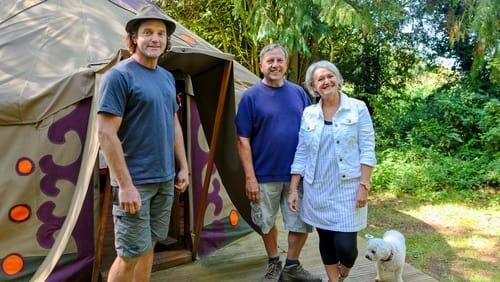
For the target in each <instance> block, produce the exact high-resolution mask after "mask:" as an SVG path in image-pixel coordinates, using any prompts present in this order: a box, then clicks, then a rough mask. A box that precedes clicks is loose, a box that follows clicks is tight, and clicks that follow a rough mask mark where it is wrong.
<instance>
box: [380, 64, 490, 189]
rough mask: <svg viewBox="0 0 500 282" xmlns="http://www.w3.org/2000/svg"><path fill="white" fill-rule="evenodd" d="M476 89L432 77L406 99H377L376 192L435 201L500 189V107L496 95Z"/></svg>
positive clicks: (402, 95)
mask: <svg viewBox="0 0 500 282" xmlns="http://www.w3.org/2000/svg"><path fill="white" fill-rule="evenodd" d="M446 80H448V81H447V82H445V81H446ZM439 81H441V84H440V83H439ZM417 85H418V86H417ZM474 85H475V84H474V83H470V81H468V80H460V79H457V78H456V77H450V76H448V75H445V74H439V73H438V74H434V75H433V74H429V75H427V76H425V77H422V78H420V82H418V84H413V85H412V86H410V87H408V89H406V90H405V91H403V92H401V93H400V92H388V93H387V95H384V96H376V97H372V106H373V107H374V122H375V128H376V132H377V145H378V152H379V154H378V159H379V164H378V165H377V168H376V170H375V173H374V186H378V187H380V189H384V188H385V189H388V190H390V191H393V192H396V193H413V194H419V195H425V196H426V197H428V198H430V199H442V198H446V195H447V193H448V191H450V190H451V189H457V190H462V191H473V190H477V189H480V188H485V187H495V189H498V187H499V185H500V124H499V122H498V121H500V103H499V101H498V100H497V98H496V95H497V92H495V91H494V89H490V90H489V91H484V90H481V89H479V88H477V87H475V86H474ZM471 195H473V194H470V195H468V196H471Z"/></svg>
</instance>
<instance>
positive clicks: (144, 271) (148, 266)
mask: <svg viewBox="0 0 500 282" xmlns="http://www.w3.org/2000/svg"><path fill="white" fill-rule="evenodd" d="M155 245H156V242H153V244H152V247H151V249H149V250H148V251H147V252H146V253H145V254H144V255H143V256H141V257H139V259H138V260H137V264H136V265H135V268H134V280H133V281H134V282H143V281H149V280H150V279H151V270H152V268H153V258H154V249H155Z"/></svg>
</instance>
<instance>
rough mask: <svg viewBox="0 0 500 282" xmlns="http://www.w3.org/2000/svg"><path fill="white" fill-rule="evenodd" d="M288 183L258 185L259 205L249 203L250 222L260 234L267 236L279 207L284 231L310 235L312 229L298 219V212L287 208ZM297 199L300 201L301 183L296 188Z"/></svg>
mask: <svg viewBox="0 0 500 282" xmlns="http://www.w3.org/2000/svg"><path fill="white" fill-rule="evenodd" d="M289 187H290V183H289V182H271V183H260V184H259V189H260V201H259V203H250V205H251V207H252V212H251V214H252V221H253V223H255V225H257V226H259V227H260V229H261V231H262V233H264V234H267V233H269V231H271V228H273V226H274V224H275V222H276V215H277V214H278V209H279V208H280V206H281V215H282V216H283V224H284V226H285V229H286V230H288V231H293V232H300V233H311V232H312V230H313V229H312V227H311V226H310V225H309V224H306V223H305V222H303V221H302V219H300V215H299V212H298V211H296V212H293V211H291V210H290V209H289V208H288V189H289ZM298 191H299V198H300V199H302V194H303V188H302V183H300V184H299V187H298Z"/></svg>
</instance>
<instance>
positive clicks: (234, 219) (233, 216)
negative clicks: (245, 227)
mask: <svg viewBox="0 0 500 282" xmlns="http://www.w3.org/2000/svg"><path fill="white" fill-rule="evenodd" d="M239 221H240V217H239V215H238V212H237V211H236V210H231V212H230V213H229V224H231V226H238V222H239Z"/></svg>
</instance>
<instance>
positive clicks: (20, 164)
mask: <svg viewBox="0 0 500 282" xmlns="http://www.w3.org/2000/svg"><path fill="white" fill-rule="evenodd" d="M16 171H17V173H18V174H19V175H29V174H31V173H32V172H33V171H35V163H34V162H33V161H32V160H30V159H29V158H20V159H19V160H18V161H17V164H16Z"/></svg>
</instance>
